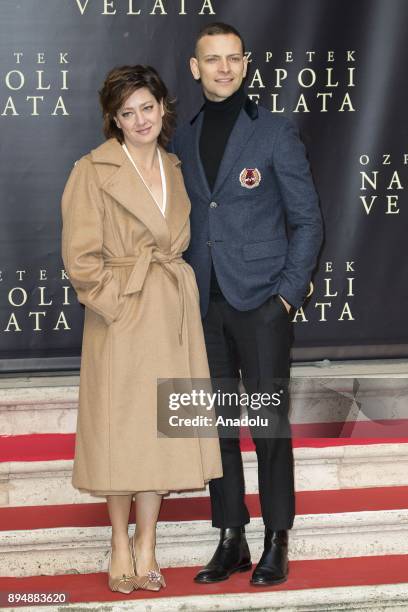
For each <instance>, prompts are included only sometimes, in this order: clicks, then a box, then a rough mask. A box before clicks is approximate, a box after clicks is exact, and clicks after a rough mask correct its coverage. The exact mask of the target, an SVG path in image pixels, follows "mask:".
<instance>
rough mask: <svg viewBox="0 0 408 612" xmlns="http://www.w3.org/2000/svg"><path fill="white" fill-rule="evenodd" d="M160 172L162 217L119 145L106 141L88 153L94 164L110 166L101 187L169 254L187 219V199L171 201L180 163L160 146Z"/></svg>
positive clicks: (113, 141)
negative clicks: (164, 191) (163, 186)
mask: <svg viewBox="0 0 408 612" xmlns="http://www.w3.org/2000/svg"><path fill="white" fill-rule="evenodd" d="M160 152H161V154H162V159H163V166H164V173H165V176H166V188H167V204H166V213H165V217H164V216H163V215H162V213H161V212H160V210H159V208H158V206H157V204H156V203H155V202H154V200H153V198H152V196H151V194H150V192H149V191H148V189H147V187H146V186H145V185H144V183H143V181H142V179H141V178H140V177H139V175H138V173H137V172H136V170H135V168H134V167H133V165H132V163H131V161H130V160H129V158H128V156H127V155H126V153H125V151H124V150H123V148H122V146H121V144H120V143H119V142H118V141H117V140H116V139H115V138H110V139H109V140H107V141H106V142H105V143H103V144H102V145H100V146H99V147H98V148H96V149H94V150H93V151H91V159H92V162H93V163H94V164H95V165H98V164H103V165H111V166H112V170H113V172H109V173H108V175H107V176H106V175H105V179H104V180H102V182H101V188H102V190H103V191H105V192H106V193H107V194H109V195H110V196H111V197H112V198H113V199H114V200H116V201H117V202H119V204H121V205H122V206H123V207H124V208H126V210H128V211H129V212H130V213H131V214H132V215H134V216H135V217H137V218H138V219H139V220H140V221H141V222H142V223H143V224H144V225H146V227H147V228H148V229H149V230H150V232H151V233H152V234H153V235H154V237H155V239H156V242H157V244H158V245H159V247H160V248H162V249H163V250H164V251H170V249H171V244H172V243H173V242H174V241H175V240H176V238H177V236H178V235H179V234H180V232H181V231H182V229H183V227H184V225H185V223H186V222H187V220H188V216H189V213H190V205H189V200H188V198H187V197H186V198H185V200H183V199H182V198H179V197H178V198H177V199H176V198H175V194H174V192H175V173H176V172H178V170H176V166H180V165H181V162H180V160H179V159H178V157H177V156H176V155H173V154H172V153H167V152H166V151H165V150H164V149H163V148H162V147H160Z"/></svg>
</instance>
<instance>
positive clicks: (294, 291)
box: [273, 121, 323, 308]
mask: <svg viewBox="0 0 408 612" xmlns="http://www.w3.org/2000/svg"><path fill="white" fill-rule="evenodd" d="M273 167H274V171H275V173H276V176H277V180H278V183H279V188H280V192H281V195H282V200H283V205H284V208H285V214H286V222H287V226H288V231H289V245H288V252H287V256H286V261H285V266H284V268H283V270H282V272H281V280H280V284H279V293H280V295H282V297H284V298H285V299H286V300H287V301H288V302H289V303H290V304H292V306H294V307H295V308H299V307H300V306H301V305H302V304H303V302H304V300H305V298H306V296H307V294H308V291H309V283H310V279H311V276H312V272H313V269H314V267H315V266H316V260H317V255H318V253H319V250H320V247H321V244H322V239H323V224H322V218H321V214H320V209H319V201H318V196H317V193H316V190H315V187H314V184H313V179H312V175H311V172H310V168H309V163H308V161H307V158H306V152H305V147H304V145H303V143H302V142H301V140H300V138H299V135H298V131H297V128H296V127H295V126H294V125H293V124H292V123H291V122H290V121H287V122H286V121H285V122H284V124H283V126H282V127H281V128H280V131H279V134H278V136H277V141H276V142H275V146H274V152H273Z"/></svg>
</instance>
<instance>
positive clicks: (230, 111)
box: [172, 23, 322, 585]
mask: <svg viewBox="0 0 408 612" xmlns="http://www.w3.org/2000/svg"><path fill="white" fill-rule="evenodd" d="M190 66H191V71H192V73H193V76H194V78H195V79H196V80H197V81H200V82H201V86H202V89H203V94H204V98H205V103H204V105H203V107H202V108H201V110H200V112H199V113H198V114H197V115H196V116H195V117H194V118H193V119H192V120H191V122H190V123H189V124H187V125H185V126H182V127H181V128H179V129H178V130H177V133H176V135H175V138H174V140H173V143H172V150H173V151H174V152H175V153H176V154H177V155H178V156H179V158H180V159H181V161H182V169H183V175H184V180H185V184H186V188H187V191H188V194H189V197H190V200H191V204H192V210H191V243H190V246H189V249H188V251H187V253H186V259H187V261H189V263H190V264H191V266H192V267H193V269H194V271H195V274H196V277H197V283H198V287H199V291H200V305H201V313H202V317H203V327H204V334H205V339H206V346H207V353H208V360H209V365H210V372H211V377H212V379H213V384H214V385H215V387H216V388H217V389H218V390H220V391H221V392H222V393H234V392H235V393H236V392H237V390H238V381H239V379H241V380H242V382H243V384H244V386H245V390H246V392H247V393H248V394H249V396H250V397H254V394H258V396H257V397H259V393H265V394H269V396H272V395H273V394H274V393H275V394H276V393H278V394H280V395H279V396H278V397H279V400H280V401H279V400H278V401H279V404H278V405H277V406H276V405H275V406H274V405H269V406H267V407H265V406H262V407H261V409H260V410H258V413H259V415H260V416H261V417H266V418H267V419H268V426H267V428H266V429H265V428H262V427H261V426H255V425H253V426H252V427H251V435H252V438H253V440H254V443H255V448H256V454H257V459H258V482H259V497H260V505H261V511H262V517H263V521H264V525H265V538H264V552H263V554H262V557H261V559H260V561H259V563H258V564H257V566H256V568H255V570H254V572H253V574H252V578H251V583H252V584H254V585H273V584H278V583H280V582H283V581H284V580H286V578H287V574H288V556H287V546H288V529H290V528H291V527H292V525H293V520H294V514H295V505H294V475H293V452H292V441H291V438H290V425H289V419H288V398H287V383H288V380H289V352H290V345H291V338H292V328H291V321H290V311H291V309H292V308H294V309H297V308H299V307H300V306H301V305H302V304H303V301H304V300H305V298H306V295H307V293H308V290H309V283H310V278H311V274H312V271H313V269H314V267H315V265H316V259H317V254H318V251H319V248H320V246H321V242H322V221H321V215H320V211H319V206H318V197H317V194H316V191H315V188H314V185H313V181H312V177H311V174H310V169H309V165H308V162H307V159H306V155H305V149H304V146H303V144H302V143H301V141H300V140H299V137H298V134H297V130H296V129H295V127H294V126H293V125H292V123H291V122H290V121H289V120H288V119H286V118H285V117H283V116H281V115H274V114H272V113H270V112H269V111H267V110H266V109H264V108H262V107H260V106H258V105H257V104H256V103H254V102H252V101H251V100H250V99H249V98H248V96H247V94H246V93H245V90H244V86H243V80H244V77H245V76H246V72H247V59H246V57H245V49H244V42H243V39H242V37H241V35H240V34H239V32H237V30H235V29H234V28H233V27H232V26H229V25H227V24H223V23H213V24H209V25H207V26H205V27H204V28H203V29H202V30H201V31H200V33H199V35H198V38H197V44H196V50H195V56H194V57H192V58H191V60H190ZM275 397H276V396H275ZM216 408H217V415H218V416H223V417H231V416H233V417H235V418H236V417H239V409H240V407H239V402H237V403H236V404H235V405H224V406H222V405H219V406H217V407H216ZM248 412H251V411H250V410H248ZM249 416H251V417H254V416H255V413H254V412H252V413H251V414H250V415H249ZM219 433H220V445H221V453H222V462H223V474H224V475H223V477H222V478H218V479H214V480H212V481H211V482H210V494H211V506H212V524H213V526H214V527H218V528H219V529H220V530H221V531H220V541H219V544H218V546H217V549H216V551H215V553H214V555H213V557H212V559H211V560H210V562H209V563H208V564H207V565H206V566H205V567H204V568H203V569H202V570H201V571H200V572H199V573H198V574H197V576H196V577H195V580H196V582H201V583H208V582H217V581H219V580H225V579H227V578H228V577H229V576H230V575H231V574H232V573H233V572H236V571H245V570H247V569H250V568H251V558H250V553H249V549H248V544H247V541H246V538H245V525H246V524H247V523H248V522H249V512H248V509H247V507H246V505H245V499H244V494H245V483H244V474H243V466H242V457H241V451H240V443H239V428H237V427H236V428H233V427H222V426H221V427H219Z"/></svg>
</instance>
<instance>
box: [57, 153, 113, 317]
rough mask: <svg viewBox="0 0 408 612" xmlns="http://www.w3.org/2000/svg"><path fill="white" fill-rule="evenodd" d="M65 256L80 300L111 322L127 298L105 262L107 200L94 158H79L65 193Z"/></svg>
mask: <svg viewBox="0 0 408 612" xmlns="http://www.w3.org/2000/svg"><path fill="white" fill-rule="evenodd" d="M61 208H62V227H63V229H62V259H63V261H64V266H65V269H66V271H67V273H68V276H69V279H70V281H71V283H72V286H73V287H74V289H75V291H76V294H77V296H78V300H79V301H80V302H81V303H82V304H84V305H85V306H87V307H88V308H90V309H91V310H93V311H94V312H96V313H97V314H98V315H100V316H101V317H103V319H104V320H105V323H106V324H107V325H110V324H111V323H113V321H115V320H116V319H117V318H118V317H119V315H120V312H121V310H122V307H123V305H124V300H125V298H124V297H123V296H120V289H119V284H118V283H117V281H116V279H115V278H113V273H112V270H111V269H109V268H105V267H104V262H103V255H102V249H103V219H104V203H103V200H102V195H101V191H100V186H99V183H98V178H97V174H96V170H95V168H94V167H93V164H92V162H91V161H90V160H88V159H86V158H85V157H83V158H82V159H81V160H79V161H78V162H77V163H76V165H75V166H74V168H73V169H72V172H71V174H70V176H69V179H68V181H67V184H66V186H65V189H64V193H63V196H62V204H61Z"/></svg>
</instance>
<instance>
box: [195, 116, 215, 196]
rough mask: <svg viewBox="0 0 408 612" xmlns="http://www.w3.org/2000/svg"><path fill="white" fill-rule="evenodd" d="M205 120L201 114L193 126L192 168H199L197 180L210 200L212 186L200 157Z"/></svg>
mask: <svg viewBox="0 0 408 612" xmlns="http://www.w3.org/2000/svg"><path fill="white" fill-rule="evenodd" d="M203 119H204V113H203V112H200V114H199V115H198V117H197V119H196V120H195V121H194V123H193V125H192V131H193V134H192V136H193V138H192V145H193V147H192V148H193V151H192V153H193V157H192V164H191V167H192V168H197V179H198V181H199V183H200V185H201V188H202V189H203V190H204V192H205V194H206V195H207V197H208V199H210V197H211V190H210V186H209V184H208V181H207V177H206V176H205V172H204V167H203V164H202V162H201V156H200V135H201V128H202V125H203Z"/></svg>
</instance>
